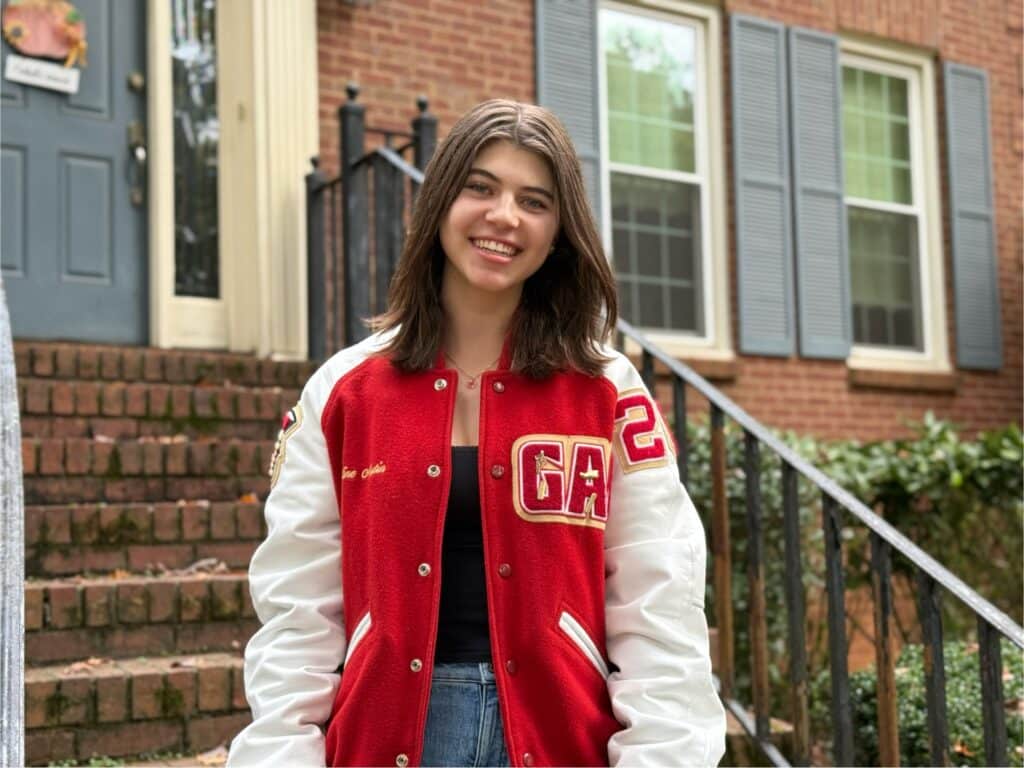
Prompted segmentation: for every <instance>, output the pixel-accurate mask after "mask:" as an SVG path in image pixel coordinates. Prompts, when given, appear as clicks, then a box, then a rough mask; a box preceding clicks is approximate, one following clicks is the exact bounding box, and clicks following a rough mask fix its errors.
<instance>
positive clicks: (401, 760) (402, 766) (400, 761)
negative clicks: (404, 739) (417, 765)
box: [395, 752, 409, 768]
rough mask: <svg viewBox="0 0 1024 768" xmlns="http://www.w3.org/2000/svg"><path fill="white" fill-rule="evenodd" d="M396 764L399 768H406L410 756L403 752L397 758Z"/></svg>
mask: <svg viewBox="0 0 1024 768" xmlns="http://www.w3.org/2000/svg"><path fill="white" fill-rule="evenodd" d="M395 765H397V766H398V768H406V766H407V765H409V756H408V755H407V754H405V752H403V753H402V754H400V755H399V756H398V757H396V758H395Z"/></svg>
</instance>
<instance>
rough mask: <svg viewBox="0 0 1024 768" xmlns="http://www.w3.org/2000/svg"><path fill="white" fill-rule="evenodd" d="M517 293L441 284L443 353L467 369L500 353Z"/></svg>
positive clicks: (473, 369)
mask: <svg viewBox="0 0 1024 768" xmlns="http://www.w3.org/2000/svg"><path fill="white" fill-rule="evenodd" d="M519 293H520V292H518V291H517V292H516V295H511V294H494V293H485V292H480V291H462V290H458V289H457V288H456V287H454V286H452V285H451V284H449V283H443V284H442V288H441V304H442V307H443V308H444V313H445V339H444V350H445V353H446V354H447V355H448V356H449V357H450V358H452V359H453V360H454V361H455V362H456V363H457V364H458V366H459V367H460V368H463V369H465V370H467V371H470V372H471V373H476V372H477V371H483V370H485V369H486V368H488V367H490V366H491V365H492V364H493V363H494V362H495V361H496V360H497V358H498V357H499V356H500V355H501V350H502V347H503V345H504V343H505V336H506V334H507V333H508V328H509V324H510V323H511V322H512V315H513V314H515V311H516V307H517V306H518V305H519Z"/></svg>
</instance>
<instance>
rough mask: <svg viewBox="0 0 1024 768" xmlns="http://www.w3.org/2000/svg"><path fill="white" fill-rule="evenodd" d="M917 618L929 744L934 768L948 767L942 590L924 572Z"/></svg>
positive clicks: (919, 578) (920, 577)
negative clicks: (922, 645) (919, 631)
mask: <svg viewBox="0 0 1024 768" xmlns="http://www.w3.org/2000/svg"><path fill="white" fill-rule="evenodd" d="M917 594H918V612H919V613H918V615H919V617H920V621H921V639H922V641H923V642H924V686H925V696H926V698H927V701H928V743H929V745H930V747H931V755H930V757H931V760H930V764H931V765H939V766H943V765H949V725H948V722H947V719H946V667H945V657H944V652H943V647H942V604H941V596H942V592H941V588H940V587H939V585H938V584H937V583H936V582H935V579H933V578H932V577H931V576H929V575H928V574H927V573H925V572H924V571H920V570H919V571H918V572H917Z"/></svg>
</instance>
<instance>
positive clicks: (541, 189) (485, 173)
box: [469, 168, 555, 203]
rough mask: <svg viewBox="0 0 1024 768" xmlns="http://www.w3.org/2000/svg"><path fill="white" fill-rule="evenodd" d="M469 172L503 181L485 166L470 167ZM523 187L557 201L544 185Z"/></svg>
mask: <svg viewBox="0 0 1024 768" xmlns="http://www.w3.org/2000/svg"><path fill="white" fill-rule="evenodd" d="M469 172H470V173H479V174H480V175H481V176H486V177H487V178H489V179H491V181H496V182H498V183H499V184H500V183H501V179H499V178H498V177H497V176H495V175H494V174H493V173H491V172H490V171H485V170H484V169H483V168H470V169H469ZM523 189H524V190H525V191H527V192H536V193H537V194H540V195H544V196H545V197H547V198H548V199H549V200H550V201H551V202H552V203H553V202H555V196H554V195H553V194H551V193H550V192H548V191H547V190H546V189H544V187H523Z"/></svg>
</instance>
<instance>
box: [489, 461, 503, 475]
mask: <svg viewBox="0 0 1024 768" xmlns="http://www.w3.org/2000/svg"><path fill="white" fill-rule="evenodd" d="M504 476H505V468H504V467H503V466H501V464H495V465H494V466H492V467H491V477H504Z"/></svg>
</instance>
